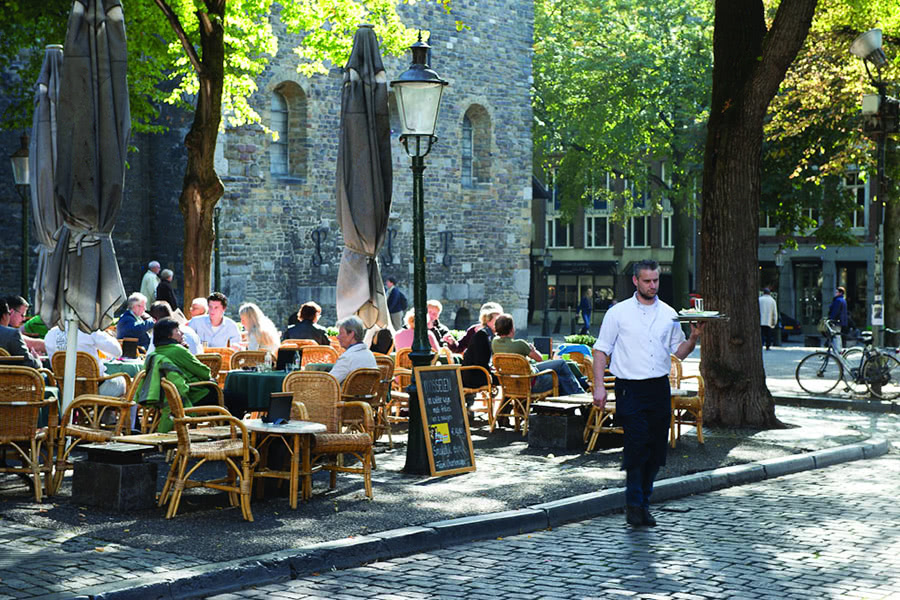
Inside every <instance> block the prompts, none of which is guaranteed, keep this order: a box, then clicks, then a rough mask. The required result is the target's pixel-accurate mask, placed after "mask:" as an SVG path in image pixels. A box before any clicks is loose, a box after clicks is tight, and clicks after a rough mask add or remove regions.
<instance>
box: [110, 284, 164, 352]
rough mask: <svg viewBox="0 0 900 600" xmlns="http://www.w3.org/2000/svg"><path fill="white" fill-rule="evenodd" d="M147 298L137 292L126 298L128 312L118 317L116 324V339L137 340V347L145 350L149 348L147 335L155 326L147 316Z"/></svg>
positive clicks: (148, 336) (154, 322)
mask: <svg viewBox="0 0 900 600" xmlns="http://www.w3.org/2000/svg"><path fill="white" fill-rule="evenodd" d="M146 310H147V297H146V296H145V295H143V294H141V293H139V292H135V293H133V294H132V295H130V296H128V310H126V311H125V312H124V313H122V316H121V317H119V322H118V323H116V337H117V338H119V339H120V340H121V339H122V338H137V340H138V345H139V346H143V347H144V348H145V349H146V348H147V347H148V346H150V334H149V333H147V332H148V331H150V330H151V329H153V326H154V325H155V324H156V321H154V320H153V319H152V318H151V317H150V315H148V314H147V312H146Z"/></svg>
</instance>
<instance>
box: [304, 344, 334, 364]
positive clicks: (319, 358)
mask: <svg viewBox="0 0 900 600" xmlns="http://www.w3.org/2000/svg"><path fill="white" fill-rule="evenodd" d="M337 359H338V353H337V351H336V350H335V349H334V348H332V347H331V346H320V345H318V344H316V345H315V346H304V348H303V354H302V356H301V357H300V367H301V368H303V367H305V366H306V365H308V364H310V363H331V364H334V363H336V362H337Z"/></svg>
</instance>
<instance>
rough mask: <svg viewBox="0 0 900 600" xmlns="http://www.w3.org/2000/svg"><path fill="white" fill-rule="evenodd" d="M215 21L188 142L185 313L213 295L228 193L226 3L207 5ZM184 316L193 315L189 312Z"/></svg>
mask: <svg viewBox="0 0 900 600" xmlns="http://www.w3.org/2000/svg"><path fill="white" fill-rule="evenodd" d="M207 8H208V9H209V13H210V15H211V16H212V18H207V19H204V18H202V17H201V19H200V27H199V29H200V40H201V49H202V55H201V59H200V61H201V63H200V64H201V69H200V71H199V72H198V74H197V76H198V78H199V82H200V86H199V90H198V93H197V107H196V109H195V111H194V122H193V123H192V124H191V129H190V131H189V132H188V134H187V135H186V136H185V139H184V145H185V147H186V148H187V167H186V169H185V174H184V183H183V187H182V190H181V198H180V199H179V206H180V207H181V214H182V216H183V217H184V305H185V306H184V308H185V311H187V310H189V309H190V304H191V300H192V299H194V298H197V297H204V298H205V297H206V296H208V295H209V292H210V281H209V278H210V260H211V256H212V250H213V242H214V241H215V235H214V232H213V212H214V208H215V206H216V203H217V202H218V201H219V198H221V197H222V194H223V193H224V191H225V188H224V186H223V185H222V181H221V180H220V179H219V176H218V174H217V173H216V170H215V166H214V156H215V150H216V139H217V137H218V135H219V123H220V121H221V118H222V116H221V115H222V89H223V86H224V81H225V36H224V30H223V28H222V25H221V23H222V22H223V21H224V19H225V14H224V13H225V6H224V2H208V3H207ZM185 314H188V313H187V312H185Z"/></svg>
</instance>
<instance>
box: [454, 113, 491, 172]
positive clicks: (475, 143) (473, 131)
mask: <svg viewBox="0 0 900 600" xmlns="http://www.w3.org/2000/svg"><path fill="white" fill-rule="evenodd" d="M460 149H461V152H460V161H461V169H460V171H461V172H460V178H461V180H462V181H461V183H462V186H463V187H464V188H474V187H477V186H478V184H484V183H490V181H491V117H490V114H488V111H487V109H485V108H484V107H483V106H481V105H479V104H473V105H471V106H470V107H469V108H468V109H467V110H466V112H465V114H464V115H463V122H462V140H461V145H460Z"/></svg>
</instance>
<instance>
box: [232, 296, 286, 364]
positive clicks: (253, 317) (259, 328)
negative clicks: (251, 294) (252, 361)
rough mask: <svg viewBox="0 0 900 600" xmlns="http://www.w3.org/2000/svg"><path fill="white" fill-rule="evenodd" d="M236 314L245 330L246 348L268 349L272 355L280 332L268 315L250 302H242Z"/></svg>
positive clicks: (276, 347)
mask: <svg viewBox="0 0 900 600" xmlns="http://www.w3.org/2000/svg"><path fill="white" fill-rule="evenodd" d="M238 314H240V316H241V325H243V326H244V330H246V332H247V349H248V350H268V351H269V352H271V353H272V355H273V356H274V355H275V353H276V352H278V346H279V345H280V344H281V334H280V333H278V330H277V329H276V328H275V325H274V323H272V321H271V320H270V319H269V317H267V316H266V315H264V314H263V312H262V311H261V310H260V309H259V307H258V306H257V305H255V304H253V303H252V302H247V303H245V304H242V305H241V308H240V309H239V310H238Z"/></svg>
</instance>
